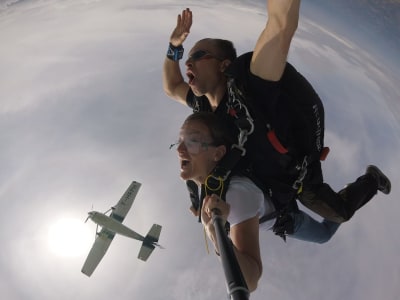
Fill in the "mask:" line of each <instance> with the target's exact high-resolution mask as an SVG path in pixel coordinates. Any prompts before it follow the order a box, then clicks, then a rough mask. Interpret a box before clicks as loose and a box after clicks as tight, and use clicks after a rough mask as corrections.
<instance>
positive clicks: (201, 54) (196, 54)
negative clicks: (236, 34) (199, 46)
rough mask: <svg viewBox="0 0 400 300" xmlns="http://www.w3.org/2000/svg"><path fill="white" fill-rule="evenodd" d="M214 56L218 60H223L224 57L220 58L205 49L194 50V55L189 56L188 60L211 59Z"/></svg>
mask: <svg viewBox="0 0 400 300" xmlns="http://www.w3.org/2000/svg"><path fill="white" fill-rule="evenodd" d="M210 58H214V59H216V60H219V61H222V60H223V59H220V58H219V57H216V56H215V55H212V54H211V53H209V52H207V51H204V50H197V51H196V52H194V53H193V54H192V55H190V56H189V57H188V61H198V60H201V59H210Z"/></svg>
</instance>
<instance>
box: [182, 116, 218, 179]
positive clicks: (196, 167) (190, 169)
mask: <svg viewBox="0 0 400 300" xmlns="http://www.w3.org/2000/svg"><path fill="white" fill-rule="evenodd" d="M213 142H214V141H213V140H212V138H211V135H210V132H209V129H208V127H207V126H206V125H204V124H203V123H201V122H200V121H186V122H185V123H184V124H183V126H182V127H181V131H180V134H179V141H178V143H177V145H178V148H177V151H178V157H179V162H180V167H181V170H180V177H181V178H182V179H183V180H189V179H191V180H194V181H196V182H197V183H199V184H202V183H204V181H205V179H206V178H207V176H208V175H209V174H210V172H211V171H212V170H213V169H214V167H215V165H216V164H217V162H218V161H219V160H220V159H221V158H222V157H223V155H224V154H225V150H226V149H225V146H215V145H214V144H213Z"/></svg>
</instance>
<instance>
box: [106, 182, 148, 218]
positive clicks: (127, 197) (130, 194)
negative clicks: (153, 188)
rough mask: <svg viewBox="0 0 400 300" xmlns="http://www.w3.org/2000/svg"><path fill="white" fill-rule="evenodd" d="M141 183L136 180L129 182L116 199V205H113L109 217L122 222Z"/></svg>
mask: <svg viewBox="0 0 400 300" xmlns="http://www.w3.org/2000/svg"><path fill="white" fill-rule="evenodd" d="M141 185H142V184H141V183H139V182H137V181H133V182H132V183H131V185H130V186H129V187H128V189H127V190H126V192H125V193H124V194H123V195H122V197H121V199H120V200H119V201H118V203H117V205H115V206H114V207H113V211H112V213H111V215H110V217H111V218H114V219H115V220H117V221H119V222H121V223H122V221H123V220H124V219H125V217H126V214H127V213H128V211H129V210H130V209H131V207H132V203H133V200H135V198H136V195H137V193H138V191H139V189H140V186H141Z"/></svg>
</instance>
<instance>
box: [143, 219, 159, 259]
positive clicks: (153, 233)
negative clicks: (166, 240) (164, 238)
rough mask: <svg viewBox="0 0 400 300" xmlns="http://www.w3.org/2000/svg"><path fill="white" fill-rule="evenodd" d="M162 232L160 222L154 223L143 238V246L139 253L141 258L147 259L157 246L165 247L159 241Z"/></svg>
mask: <svg viewBox="0 0 400 300" xmlns="http://www.w3.org/2000/svg"><path fill="white" fill-rule="evenodd" d="M160 233H161V226H160V225H158V224H153V226H152V227H151V229H150V231H149V233H148V234H147V235H146V237H145V238H144V240H143V243H142V247H140V251H139V255H138V258H139V259H141V260H143V261H146V260H147V259H148V258H149V256H150V254H151V253H152V252H153V250H154V248H155V247H156V246H157V247H160V248H163V247H162V246H161V245H159V244H158V243H157V242H158V239H159V237H160Z"/></svg>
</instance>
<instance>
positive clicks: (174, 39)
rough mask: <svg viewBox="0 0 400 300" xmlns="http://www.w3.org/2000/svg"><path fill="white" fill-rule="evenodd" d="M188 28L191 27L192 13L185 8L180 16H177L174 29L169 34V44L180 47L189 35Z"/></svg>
mask: <svg viewBox="0 0 400 300" xmlns="http://www.w3.org/2000/svg"><path fill="white" fill-rule="evenodd" d="M190 27H192V12H191V10H190V9H189V8H186V9H185V10H184V11H182V14H180V15H178V20H177V22H176V27H175V29H174V31H173V32H172V34H171V38H170V43H171V44H172V45H173V46H175V47H178V46H180V45H182V44H183V42H184V41H185V40H186V37H187V36H188V35H189V33H190Z"/></svg>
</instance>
